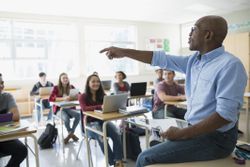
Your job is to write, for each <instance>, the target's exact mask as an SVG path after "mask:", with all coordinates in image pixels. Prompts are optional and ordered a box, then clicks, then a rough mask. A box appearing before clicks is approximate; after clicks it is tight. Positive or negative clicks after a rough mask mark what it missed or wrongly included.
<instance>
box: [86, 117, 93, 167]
mask: <svg viewBox="0 0 250 167" xmlns="http://www.w3.org/2000/svg"><path fill="white" fill-rule="evenodd" d="M87 117H88V116H87V115H85V116H84V132H85V142H86V147H87V158H88V166H89V167H92V166H93V163H92V160H91V154H90V145H89V140H88V130H87V128H86V127H87Z"/></svg>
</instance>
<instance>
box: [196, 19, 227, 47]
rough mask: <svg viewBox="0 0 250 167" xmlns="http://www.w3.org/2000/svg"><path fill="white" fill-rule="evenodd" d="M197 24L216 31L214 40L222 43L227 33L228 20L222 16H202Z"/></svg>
mask: <svg viewBox="0 0 250 167" xmlns="http://www.w3.org/2000/svg"><path fill="white" fill-rule="evenodd" d="M196 25H198V26H199V27H201V28H202V29H204V30H208V31H211V32H213V33H214V42H216V43H217V44H222V42H223V40H224V39H225V37H226V35H227V21H226V20H225V19H224V18H223V17H221V16H215V15H210V16H205V17H202V18H200V19H199V20H198V21H197V22H196Z"/></svg>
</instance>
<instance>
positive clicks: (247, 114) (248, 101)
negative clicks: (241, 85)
mask: <svg viewBox="0 0 250 167" xmlns="http://www.w3.org/2000/svg"><path fill="white" fill-rule="evenodd" d="M244 98H246V99H247V104H246V136H247V142H250V140H249V139H250V137H249V107H250V106H249V105H250V92H246V93H245V94H244Z"/></svg>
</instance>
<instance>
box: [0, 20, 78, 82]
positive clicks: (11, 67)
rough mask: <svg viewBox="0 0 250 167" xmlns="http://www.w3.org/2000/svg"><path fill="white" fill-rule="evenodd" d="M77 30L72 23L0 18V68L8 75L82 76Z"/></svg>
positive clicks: (8, 76) (28, 77) (21, 76)
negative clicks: (63, 73)
mask: <svg viewBox="0 0 250 167" xmlns="http://www.w3.org/2000/svg"><path fill="white" fill-rule="evenodd" d="M77 34H78V31H77V28H76V26H75V25H72V24H67V23H65V24H51V23H41V22H34V21H26V20H24V21H19V20H10V19H6V20H0V51H1V54H0V71H1V73H3V74H4V76H5V79H9V80H13V79H14V80H17V79H35V78H37V76H38V73H39V72H41V71H44V72H46V73H47V76H48V77H49V78H57V77H58V76H59V74H60V73H61V72H66V73H68V74H69V75H70V77H76V76H79V71H80V70H79V42H78V35H77Z"/></svg>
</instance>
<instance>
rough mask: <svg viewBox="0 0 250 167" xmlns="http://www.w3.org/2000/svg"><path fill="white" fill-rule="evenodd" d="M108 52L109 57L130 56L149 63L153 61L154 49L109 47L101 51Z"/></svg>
mask: <svg viewBox="0 0 250 167" xmlns="http://www.w3.org/2000/svg"><path fill="white" fill-rule="evenodd" d="M103 52H106V55H107V56H108V58H109V59H113V58H122V57H129V58H131V59H134V60H138V61H141V62H144V63H147V64H150V63H151V60H152V56H153V52H152V51H139V50H134V49H125V48H118V47H113V46H112V47H109V48H105V49H103V50H101V51H100V53H103Z"/></svg>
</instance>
